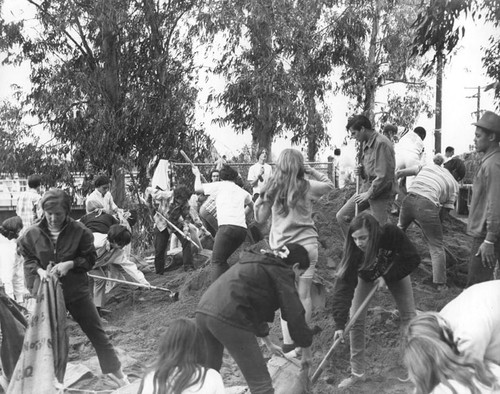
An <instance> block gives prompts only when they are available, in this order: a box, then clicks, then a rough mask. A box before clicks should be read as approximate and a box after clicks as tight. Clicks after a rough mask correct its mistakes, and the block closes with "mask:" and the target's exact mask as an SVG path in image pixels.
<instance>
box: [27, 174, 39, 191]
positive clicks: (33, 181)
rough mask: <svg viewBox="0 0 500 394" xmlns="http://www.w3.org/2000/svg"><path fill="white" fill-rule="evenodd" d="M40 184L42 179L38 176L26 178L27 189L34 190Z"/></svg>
mask: <svg viewBox="0 0 500 394" xmlns="http://www.w3.org/2000/svg"><path fill="white" fill-rule="evenodd" d="M41 184H42V177H41V176H40V175H38V174H33V175H30V176H29V177H28V187H29V188H30V189H36V188H37V187H39V186H40V185H41Z"/></svg>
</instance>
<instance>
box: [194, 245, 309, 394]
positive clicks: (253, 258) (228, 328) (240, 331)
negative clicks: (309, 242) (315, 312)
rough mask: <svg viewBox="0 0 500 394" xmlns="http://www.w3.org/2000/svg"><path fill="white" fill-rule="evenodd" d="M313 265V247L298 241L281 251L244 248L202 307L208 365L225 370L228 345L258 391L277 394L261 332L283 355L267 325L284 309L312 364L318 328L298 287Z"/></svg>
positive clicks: (199, 318) (200, 316) (255, 393)
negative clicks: (314, 328) (310, 321)
mask: <svg viewBox="0 0 500 394" xmlns="http://www.w3.org/2000/svg"><path fill="white" fill-rule="evenodd" d="M278 255H279V256H281V257H278ZM308 267H309V257H308V254H307V251H306V250H305V249H304V247H303V246H301V245H298V244H287V245H285V246H284V247H283V248H282V249H281V250H280V253H277V254H274V253H262V252H257V251H254V250H249V251H246V252H244V253H243V254H242V256H241V258H240V261H239V262H238V263H237V264H235V265H234V266H232V267H231V268H230V269H229V270H227V271H226V272H225V273H224V274H222V275H221V276H220V277H219V278H218V279H217V280H216V281H215V282H214V283H213V284H212V285H211V286H210V287H209V288H208V290H207V291H206V292H205V294H203V296H202V298H201V300H200V303H199V304H198V308H197V310H196V323H197V325H198V327H199V328H200V330H201V332H202V334H203V336H204V337H205V340H206V343H207V353H208V360H207V367H209V368H213V369H215V370H216V371H219V370H220V368H221V365H222V354H223V351H224V348H226V349H227V350H228V352H229V353H230V354H231V356H232V357H233V359H234V360H235V361H236V363H237V364H238V366H239V368H240V369H241V372H242V373H243V376H244V377H245V379H246V381H247V384H248V387H249V388H250V392H251V393H252V394H269V393H274V389H273V386H272V381H271V377H270V375H269V372H268V370H267V367H266V363H265V361H264V358H263V356H262V353H261V351H260V347H259V344H258V342H257V338H256V336H257V337H261V338H263V339H264V342H265V343H266V346H267V347H268V348H269V350H270V351H271V352H272V353H275V354H281V348H280V347H279V346H277V345H275V344H273V343H272V342H271V340H270V339H269V337H268V335H269V326H268V324H267V323H268V322H272V321H273V320H274V313H275V312H276V311H277V310H278V309H281V315H282V318H283V319H284V320H286V321H287V323H288V327H289V330H290V335H291V337H292V339H293V340H294V341H295V343H296V344H297V346H299V347H301V348H303V349H302V360H301V361H302V364H303V365H306V364H309V363H310V360H311V354H310V349H309V347H310V346H311V343H312V338H313V332H312V331H311V330H310V329H309V327H308V326H307V323H306V321H305V311H304V307H303V306H302V303H301V301H300V298H299V294H298V293H297V288H296V282H297V281H298V280H299V277H300V275H302V274H303V273H304V271H305V270H307V268H308Z"/></svg>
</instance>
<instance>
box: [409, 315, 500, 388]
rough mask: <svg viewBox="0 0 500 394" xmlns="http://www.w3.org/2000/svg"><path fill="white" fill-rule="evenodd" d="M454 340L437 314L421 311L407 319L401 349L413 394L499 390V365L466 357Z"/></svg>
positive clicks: (448, 328)
mask: <svg viewBox="0 0 500 394" xmlns="http://www.w3.org/2000/svg"><path fill="white" fill-rule="evenodd" d="M457 342H458V341H457V338H455V336H454V333H453V331H452V329H451V327H450V326H449V324H448V322H447V321H446V320H445V319H444V318H443V317H442V316H441V315H439V314H438V313H435V312H425V313H422V314H420V315H418V316H416V317H415V318H414V319H412V320H411V321H410V323H409V325H408V327H407V329H406V335H405V339H404V342H403V352H404V363H405V365H406V367H407V368H408V373H409V377H410V379H411V380H412V382H413V383H414V384H415V387H416V390H415V394H451V393H453V394H491V393H500V366H498V365H496V364H494V363H492V362H484V361H483V360H479V359H477V358H471V357H467V356H466V355H465V354H464V353H462V352H460V351H459V349H458V346H457Z"/></svg>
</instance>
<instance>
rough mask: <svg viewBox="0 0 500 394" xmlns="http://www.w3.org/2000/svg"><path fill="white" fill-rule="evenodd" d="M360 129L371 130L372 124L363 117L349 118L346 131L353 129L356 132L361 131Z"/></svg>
mask: <svg viewBox="0 0 500 394" xmlns="http://www.w3.org/2000/svg"><path fill="white" fill-rule="evenodd" d="M362 127H364V128H365V129H368V130H371V129H372V123H371V122H370V119H368V118H367V117H366V116H364V115H354V116H351V117H350V118H349V120H348V121H347V125H346V126H345V128H346V129H347V130H349V129H354V130H358V131H359V130H361V128H362Z"/></svg>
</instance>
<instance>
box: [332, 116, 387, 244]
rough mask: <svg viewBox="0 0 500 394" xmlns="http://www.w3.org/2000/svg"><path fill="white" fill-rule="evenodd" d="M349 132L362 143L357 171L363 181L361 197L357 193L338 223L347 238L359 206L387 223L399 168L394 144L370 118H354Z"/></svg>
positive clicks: (340, 215) (341, 213)
mask: <svg viewBox="0 0 500 394" xmlns="http://www.w3.org/2000/svg"><path fill="white" fill-rule="evenodd" d="M346 128H347V130H348V131H349V132H350V133H351V136H352V137H353V138H354V139H356V141H357V142H358V143H359V146H360V148H359V149H360V163H361V164H362V165H361V166H358V168H357V169H356V173H357V176H359V177H360V180H361V185H360V190H359V193H355V194H354V195H353V196H352V197H351V198H350V199H349V200H348V201H347V202H346V203H345V204H344V206H343V207H342V208H341V209H340V210H339V211H338V212H337V222H338V223H339V225H340V228H341V229H342V232H343V233H344V236H345V235H346V234H347V229H348V227H349V223H350V222H351V220H352V218H353V217H354V215H355V212H356V204H357V205H358V209H359V211H360V212H361V211H363V210H365V209H368V208H369V209H370V211H371V213H372V215H373V216H374V217H375V218H376V219H377V221H378V222H379V223H380V225H384V224H385V223H386V222H387V217H388V206H389V204H390V203H391V201H392V199H393V197H394V193H395V184H394V173H395V166H396V164H395V163H396V159H395V154H394V147H393V144H392V142H391V141H390V140H389V139H388V138H387V137H385V136H384V135H382V134H380V133H377V132H376V131H375V130H373V128H372V124H371V122H370V120H369V119H368V118H367V117H366V116H363V115H355V116H353V117H352V118H350V119H349V121H348V122H347V126H346Z"/></svg>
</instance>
